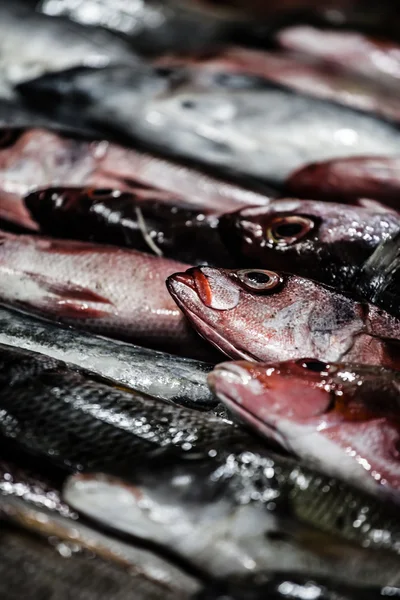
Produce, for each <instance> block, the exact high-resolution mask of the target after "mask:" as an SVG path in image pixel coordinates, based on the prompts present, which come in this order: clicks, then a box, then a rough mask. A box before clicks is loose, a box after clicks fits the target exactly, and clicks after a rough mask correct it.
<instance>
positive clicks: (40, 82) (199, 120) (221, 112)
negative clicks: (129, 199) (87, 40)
mask: <svg viewBox="0 0 400 600" xmlns="http://www.w3.org/2000/svg"><path fill="white" fill-rule="evenodd" d="M18 89H19V91H20V93H21V94H23V96H24V97H25V98H26V99H27V100H28V101H29V100H30V101H32V102H35V103H36V104H38V105H40V106H43V108H48V110H49V111H50V114H51V111H55V112H56V113H58V114H60V113H63V112H64V115H65V117H68V116H69V117H72V115H73V114H74V113H75V112H76V111H79V112H80V114H81V115H83V114H85V115H86V116H87V123H88V124H90V125H91V126H94V125H96V126H98V127H100V128H101V127H103V128H104V127H107V128H108V129H110V128H112V129H113V130H114V131H118V132H124V133H125V134H126V135H127V136H129V137H130V138H131V139H132V140H136V141H137V140H139V141H141V142H143V143H144V144H145V145H146V146H147V147H149V148H154V149H156V150H159V151H161V152H164V153H168V154H170V155H174V156H180V157H181V158H185V159H189V160H194V161H197V162H198V163H200V164H204V165H208V166H210V167H213V168H215V169H218V171H222V172H225V173H230V174H232V173H233V174H237V175H238V176H241V177H250V178H255V179H256V180H260V181H268V182H270V183H273V184H280V183H282V182H283V181H284V180H285V179H286V178H287V177H288V175H289V174H290V173H291V172H293V171H294V170H296V169H298V168H300V167H302V166H305V165H306V164H307V163H310V162H313V161H315V160H317V159H319V160H324V159H325V160H327V159H333V158H344V157H348V156H357V155H366V156H369V155H376V154H379V153H381V154H383V155H384V156H393V155H396V154H398V153H400V139H399V136H398V132H397V128H396V127H395V126H394V125H393V124H391V123H390V122H385V121H380V120H378V119H375V118H374V117H372V116H371V115H367V114H364V113H360V112H357V111H353V110H352V109H350V108H347V107H344V106H341V105H339V104H335V103H329V102H325V101H322V100H320V99H317V98H311V97H310V96H306V95H301V94H297V93H293V92H291V91H290V90H288V89H286V88H281V87H279V86H274V85H273V84H272V83H270V82H266V81H265V79H263V78H257V77H254V76H246V75H243V74H240V73H239V75H237V74H232V73H224V72H222V73H219V74H214V75H213V76H212V77H211V76H210V75H209V74H207V73H206V74H204V73H199V71H198V69H194V70H193V69H192V70H190V69H185V68H179V67H176V68H172V67H171V68H162V67H154V66H148V65H146V66H143V65H141V66H138V67H137V68H130V67H125V66H122V67H118V68H112V67H110V68H105V69H96V70H93V69H92V70H90V69H79V70H74V69H72V70H69V71H65V72H63V73H60V74H58V75H48V76H44V77H42V78H39V79H37V80H34V81H31V82H28V83H26V84H23V85H21V86H19V88H18ZM106 90H107V93H105V91H106ZM83 102H84V104H85V105H84V106H83Z"/></svg>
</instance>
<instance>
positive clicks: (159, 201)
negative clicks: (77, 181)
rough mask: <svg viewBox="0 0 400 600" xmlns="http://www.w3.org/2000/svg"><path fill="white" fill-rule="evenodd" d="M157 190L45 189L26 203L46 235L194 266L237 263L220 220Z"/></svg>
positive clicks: (32, 194)
mask: <svg viewBox="0 0 400 600" xmlns="http://www.w3.org/2000/svg"><path fill="white" fill-rule="evenodd" d="M163 196H164V194H163V192H161V191H160V190H157V189H156V188H139V187H138V188H137V189H136V190H135V191H132V192H129V193H128V192H119V191H118V190H112V189H101V188H100V189H96V188H94V189H93V188H62V187H61V188H46V189H42V190H39V191H37V192H32V193H31V194H28V196H26V197H25V199H24V202H25V204H26V206H27V208H28V209H29V211H30V213H31V215H32V218H33V219H34V220H35V221H36V222H37V223H38V224H39V225H40V229H41V231H42V232H44V233H47V234H50V235H52V236H54V237H58V238H60V237H61V238H69V239H78V240H90V241H94V242H99V243H106V244H113V245H116V246H120V247H127V248H135V249H136V250H140V251H143V252H149V253H151V254H156V255H158V256H166V257H169V258H173V259H175V260H182V261H184V262H187V263H191V264H210V263H214V264H215V263H218V264H224V265H225V266H230V265H231V264H232V261H231V260H230V257H229V255H228V253H227V252H226V250H225V248H224V246H223V245H222V243H221V240H220V236H219V234H218V231H217V225H218V218H217V216H216V215H210V214H207V212H206V211H205V210H204V209H203V208H202V207H200V206H199V207H197V209H196V208H195V207H194V206H193V205H190V204H185V203H183V202H182V201H181V200H180V199H179V198H177V200H176V202H174V204H172V203H171V199H170V197H169V196H170V195H168V198H167V201H166V202H165V201H164V198H163Z"/></svg>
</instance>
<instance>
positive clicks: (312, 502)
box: [63, 451, 399, 584]
mask: <svg viewBox="0 0 400 600" xmlns="http://www.w3.org/2000/svg"><path fill="white" fill-rule="evenodd" d="M160 457H161V458H163V460H160ZM63 497H64V499H65V500H66V501H67V502H68V503H69V504H70V505H71V506H72V507H73V508H74V509H75V510H77V511H78V512H79V513H81V514H83V515H86V516H90V518H91V519H93V520H94V521H95V522H97V523H99V524H102V525H111V526H112V527H113V528H114V529H115V530H117V531H120V532H121V533H124V534H125V535H133V536H135V538H137V537H139V538H141V539H144V540H146V541H152V542H153V543H157V544H161V545H163V546H164V547H168V548H170V549H171V550H174V551H175V552H176V553H177V554H178V555H179V556H181V557H184V558H186V559H187V560H191V561H193V562H194V563H195V564H197V566H198V567H199V568H202V569H203V571H205V572H207V573H210V574H212V575H214V576H216V577H218V578H225V577H229V578H230V577H232V576H238V577H240V576H244V575H249V574H251V573H257V572H260V571H265V570H272V571H274V570H277V571H279V572H281V573H285V572H293V571H295V572H298V573H303V574H304V573H305V574H307V575H309V574H310V573H312V574H314V575H317V574H318V575H328V574H331V575H332V576H336V575H337V573H338V572H340V576H341V579H342V580H343V581H351V582H353V583H354V581H357V582H360V583H361V582H365V583H366V582H369V583H372V582H375V583H384V584H389V583H390V584H395V583H396V581H398V577H399V575H398V562H399V557H398V556H396V555H395V554H394V553H391V552H390V553H389V552H387V551H388V550H390V549H391V550H392V551H394V552H397V551H398V547H397V544H398V536H399V529H398V519H397V516H396V515H397V508H396V509H393V508H392V507H391V506H386V505H382V504H380V503H378V502H377V501H376V500H375V499H372V500H371V499H370V498H368V497H367V496H366V495H362V494H360V492H358V491H354V490H352V489H351V488H349V487H346V486H345V485H344V484H341V483H340V484H339V483H338V482H335V481H334V480H333V479H329V478H327V477H325V476H324V475H321V476H320V475H319V474H317V473H313V472H312V471H310V470H307V469H305V468H304V467H303V466H302V465H300V464H299V463H298V461H297V462H295V461H293V460H291V459H285V458H283V457H280V456H277V455H274V454H273V453H270V452H269V451H266V453H265V454H260V453H254V452H249V451H247V452H246V451H245V452H242V453H239V454H228V455H225V457H223V456H221V457H219V459H217V460H215V459H212V460H211V458H210V457H209V458H208V459H206V460H202V461H196V460H193V459H191V460H190V459H186V460H184V461H183V462H182V461H178V460H176V457H174V458H173V459H172V460H168V456H166V457H162V456H161V455H158V457H154V459H153V460H152V461H150V462H143V461H142V462H141V464H140V467H139V466H137V467H136V468H135V469H132V470H131V474H130V476H129V480H128V479H127V480H124V481H122V480H119V479H116V478H113V477H106V476H105V475H101V474H98V475H96V474H80V475H77V476H71V477H70V478H69V479H68V480H67V483H66V485H65V486H64V492H63ZM358 514H360V515H365V521H364V523H365V525H366V526H365V528H363V529H360V528H359V527H356V526H354V524H353V523H354V519H355V518H356V515H358ZM390 515H391V516H390ZM293 519H294V520H293ZM299 521H301V522H299ZM368 525H370V527H369V528H368V527H367V526H368ZM315 527H318V528H320V529H322V530H323V531H322V532H318V531H316V529H315ZM380 528H381V529H380ZM378 531H380V533H378ZM331 534H334V535H335V537H333V536H332V535H331ZM338 536H341V537H338ZM383 536H385V537H383ZM125 539H127V538H125ZM346 540H347V541H346ZM349 541H350V542H351V544H350V545H349V544H348V542H349ZM354 542H355V543H354ZM356 544H363V545H364V546H366V547H367V548H357V546H356ZM377 548H380V552H379V553H376V549H377ZM385 549H386V551H385ZM383 555H385V559H384V560H383ZM382 568H383V569H385V571H386V572H385V573H383V571H381V569H382Z"/></svg>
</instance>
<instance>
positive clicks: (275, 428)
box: [209, 359, 400, 526]
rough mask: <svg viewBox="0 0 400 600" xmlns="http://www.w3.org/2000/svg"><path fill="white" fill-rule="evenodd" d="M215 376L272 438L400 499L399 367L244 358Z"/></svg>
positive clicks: (222, 394)
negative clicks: (250, 361) (278, 361)
mask: <svg viewBox="0 0 400 600" xmlns="http://www.w3.org/2000/svg"><path fill="white" fill-rule="evenodd" d="M209 382H210V383H211V385H212V387H213V389H214V390H215V392H216V394H217V395H218V397H219V399H220V400H222V401H223V402H224V403H225V404H226V405H227V406H228V407H229V408H231V409H232V410H233V412H234V413H237V414H239V415H240V417H241V418H242V419H244V421H245V422H246V423H248V424H249V425H250V427H252V428H255V429H256V430H257V431H258V432H259V433H261V434H262V435H264V436H266V437H267V438H268V439H273V440H274V441H275V442H277V443H278V444H279V445H282V446H283V447H284V448H286V450H288V451H289V452H291V453H294V454H296V455H297V456H299V457H302V458H304V459H306V460H308V461H311V463H312V464H314V465H317V466H318V468H319V469H320V470H322V471H323V472H324V473H326V474H328V475H333V476H336V477H340V478H341V479H343V480H346V481H348V482H351V484H352V485H356V486H357V487H360V488H361V489H365V490H366V491H367V492H370V493H374V494H377V495H378V496H379V495H382V496H385V495H389V496H390V497H392V498H395V499H396V500H397V501H398V500H399V493H400V460H399V452H398V446H399V440H400V410H399V407H398V397H399V390H400V375H399V372H398V371H390V370H386V369H383V368H381V367H370V366H367V365H352V364H345V365H343V364H335V363H329V364H327V363H324V362H321V361H317V360H315V359H300V360H298V361H290V362H284V363H281V364H272V363H271V364H269V363H268V364H254V363H249V362H238V363H225V364H222V365H219V366H217V367H216V369H215V370H214V371H213V373H212V374H210V376H209ZM360 526H361V524H360Z"/></svg>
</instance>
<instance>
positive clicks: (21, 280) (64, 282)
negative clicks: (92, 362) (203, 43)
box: [0, 232, 212, 360]
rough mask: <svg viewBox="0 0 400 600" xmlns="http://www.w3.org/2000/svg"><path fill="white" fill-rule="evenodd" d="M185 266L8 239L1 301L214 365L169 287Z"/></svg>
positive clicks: (72, 244)
mask: <svg viewBox="0 0 400 600" xmlns="http://www.w3.org/2000/svg"><path fill="white" fill-rule="evenodd" d="M185 266H186V265H183V263H178V262H176V261H171V260H168V259H165V258H160V257H155V256H151V255H149V254H145V253H142V252H137V251H135V250H129V249H122V248H116V247H114V246H103V245H100V244H92V243H89V242H87V243H85V242H77V241H71V240H55V239H54V240H52V239H51V238H41V237H39V236H36V237H35V236H29V235H26V236H16V235H12V234H7V233H4V232H3V233H1V246H0V273H1V284H0V300H1V301H2V302H3V303H5V304H7V305H10V306H15V307H17V308H18V307H19V308H23V309H24V310H26V311H27V312H32V313H35V314H38V315H39V316H44V317H46V318H49V319H51V320H55V321H59V322H62V323H66V324H69V325H75V326H77V327H79V328H82V329H84V330H87V331H91V332H94V333H98V334H103V335H107V336H109V337H114V338H117V339H122V340H125V341H129V342H134V343H139V344H140V343H142V344H144V345H146V346H149V347H153V348H156V349H160V350H169V351H172V352H175V353H177V354H183V355H187V356H193V357H197V358H206V357H207V356H208V357H209V358H210V360H212V353H210V352H209V350H208V347H207V346H206V345H204V343H203V342H202V340H200V339H199V340H197V336H196V335H195V334H194V333H193V331H192V330H191V328H190V326H189V325H188V323H187V322H186V320H185V319H184V317H183V316H182V314H181V312H180V311H179V309H178V308H177V307H176V305H175V303H174V302H173V300H172V299H171V298H170V296H169V294H168V292H167V290H166V289H165V280H166V278H167V277H168V275H170V274H171V273H173V272H175V271H177V270H179V268H182V267H185Z"/></svg>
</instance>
